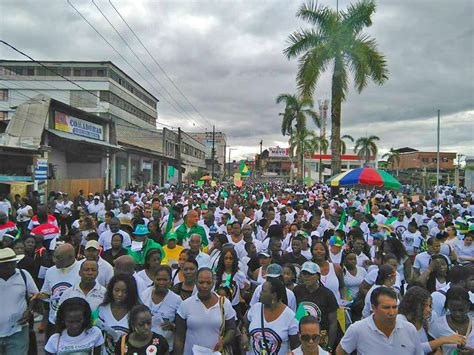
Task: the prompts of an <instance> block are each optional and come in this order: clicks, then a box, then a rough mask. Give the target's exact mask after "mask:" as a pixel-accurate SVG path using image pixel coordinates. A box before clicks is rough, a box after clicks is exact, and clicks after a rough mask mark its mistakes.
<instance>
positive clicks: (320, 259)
mask: <svg viewBox="0 0 474 355" xmlns="http://www.w3.org/2000/svg"><path fill="white" fill-rule="evenodd" d="M311 253H312V254H313V260H312V261H313V262H315V263H316V264H318V266H319V268H320V269H321V283H322V284H323V285H324V286H325V287H327V288H328V289H330V290H331V291H332V293H334V296H336V299H337V301H338V302H340V301H341V300H342V299H345V290H346V287H345V285H344V276H343V274H342V269H341V267H340V266H339V265H335V264H333V263H331V262H330V261H329V249H328V247H327V245H326V244H325V243H324V242H322V241H321V240H316V241H315V242H314V243H313V244H312V245H311Z"/></svg>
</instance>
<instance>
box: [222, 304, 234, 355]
mask: <svg viewBox="0 0 474 355" xmlns="http://www.w3.org/2000/svg"><path fill="white" fill-rule="evenodd" d="M224 303H225V297H223V296H221V297H219V308H220V310H221V317H222V323H221V328H220V331H219V337H220V338H224V336H225V311H224ZM221 353H222V354H223V355H232V354H233V352H232V346H231V345H225V346H224V348H223V349H222V351H221Z"/></svg>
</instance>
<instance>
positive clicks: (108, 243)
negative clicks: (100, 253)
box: [99, 217, 132, 251]
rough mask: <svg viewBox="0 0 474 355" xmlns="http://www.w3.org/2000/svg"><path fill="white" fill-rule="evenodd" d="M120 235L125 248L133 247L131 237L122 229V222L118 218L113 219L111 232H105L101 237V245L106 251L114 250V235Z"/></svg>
mask: <svg viewBox="0 0 474 355" xmlns="http://www.w3.org/2000/svg"><path fill="white" fill-rule="evenodd" d="M115 233H119V234H121V235H122V237H123V243H122V246H123V247H124V248H126V247H128V246H130V245H132V240H131V238H130V235H129V234H128V233H127V232H125V231H123V230H121V229H120V220H119V219H118V218H117V217H114V218H111V219H110V223H109V230H106V231H105V232H103V233H102V234H101V235H100V237H99V244H100V245H102V248H103V250H104V251H106V250H109V249H111V248H112V235H114V234H115Z"/></svg>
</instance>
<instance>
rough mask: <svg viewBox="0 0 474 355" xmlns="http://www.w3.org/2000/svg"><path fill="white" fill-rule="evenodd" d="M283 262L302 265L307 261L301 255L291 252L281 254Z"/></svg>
mask: <svg viewBox="0 0 474 355" xmlns="http://www.w3.org/2000/svg"><path fill="white" fill-rule="evenodd" d="M281 259H282V261H283V264H298V265H303V264H304V263H305V262H307V261H308V259H306V258H305V257H304V256H303V255H301V254H300V255H295V254H294V253H293V252H291V253H288V254H285V255H283V257H282V258H281Z"/></svg>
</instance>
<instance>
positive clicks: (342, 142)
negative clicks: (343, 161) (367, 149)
mask: <svg viewBox="0 0 474 355" xmlns="http://www.w3.org/2000/svg"><path fill="white" fill-rule="evenodd" d="M344 139H347V140H349V141H351V142H353V143H354V138H353V137H352V136H350V135H348V134H344V135H343V136H342V137H341V155H344V154H346V149H347V146H346V142H345V141H344Z"/></svg>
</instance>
